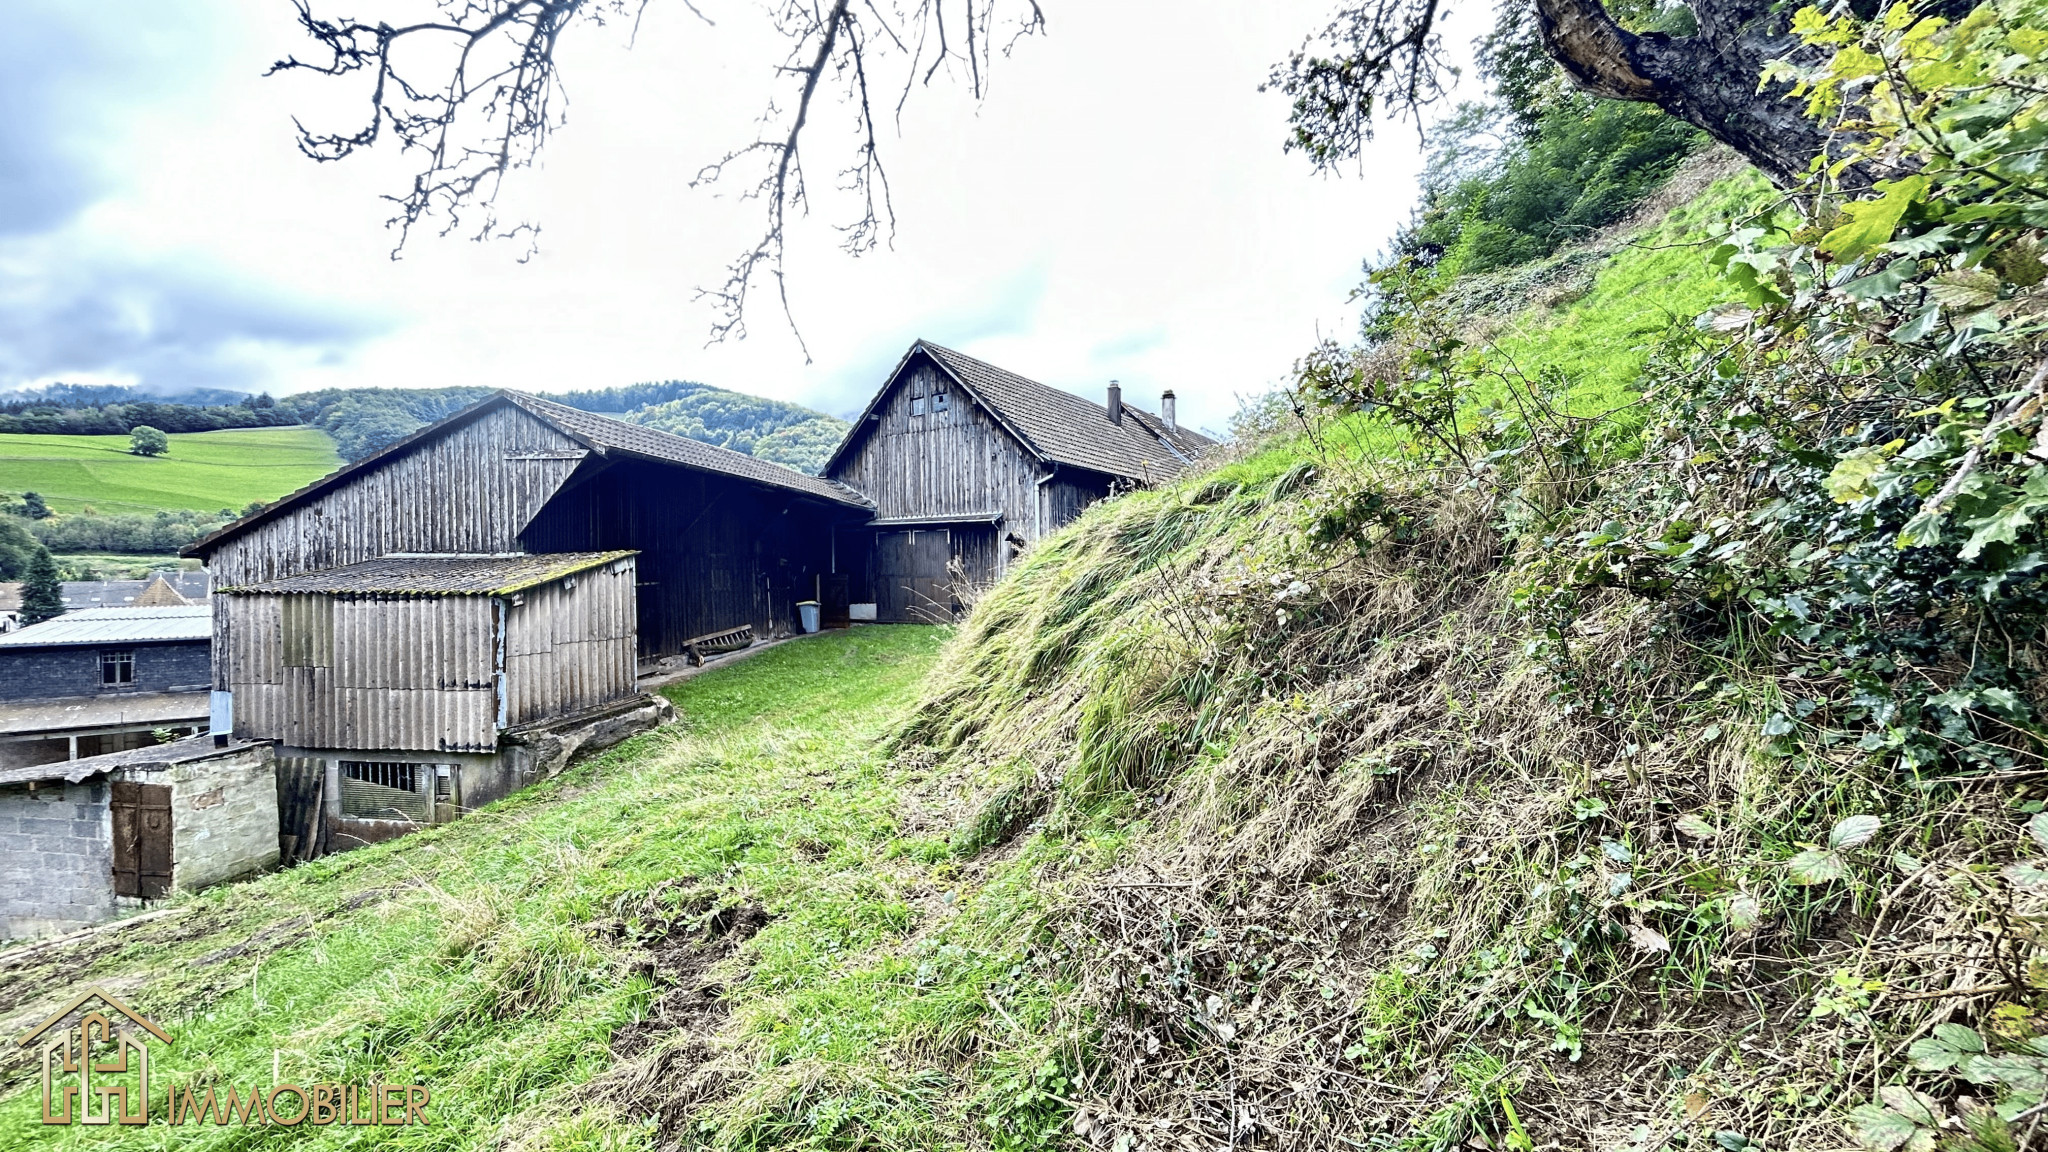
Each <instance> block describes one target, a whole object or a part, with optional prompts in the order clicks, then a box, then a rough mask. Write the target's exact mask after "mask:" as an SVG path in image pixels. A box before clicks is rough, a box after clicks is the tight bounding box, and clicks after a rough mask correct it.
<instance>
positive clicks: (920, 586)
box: [874, 528, 994, 624]
mask: <svg viewBox="0 0 2048 1152" xmlns="http://www.w3.org/2000/svg"><path fill="white" fill-rule="evenodd" d="M984 537H985V538H986V540H984V539H983V538H984ZM993 539H994V535H993V530H978V529H957V530H956V529H949V528H920V529H917V530H916V531H914V532H877V533H875V566H874V581H875V615H876V616H877V617H878V618H880V619H881V620H883V621H886V622H889V623H895V624H948V623H951V622H952V621H953V619H954V617H955V616H956V615H957V612H956V607H957V606H958V605H959V604H961V603H962V601H961V599H960V597H959V595H958V594H957V590H956V589H955V588H954V584H955V583H956V579H955V576H954V573H953V572H952V571H951V570H949V567H948V566H949V565H950V564H951V563H952V562H953V561H954V560H955V559H956V558H957V559H959V560H961V561H962V563H963V565H964V566H965V570H966V571H968V573H969V574H970V579H977V578H980V576H981V573H982V572H983V571H984V570H985V569H986V567H987V562H986V561H985V560H982V559H979V557H980V556H981V555H982V553H985V552H987V551H988V549H987V548H985V547H982V548H977V547H975V546H974V543H975V542H982V543H986V542H987V541H992V540H993ZM963 547H965V553H964V554H963V551H962V548H963Z"/></svg>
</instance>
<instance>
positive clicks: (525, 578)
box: [131, 552, 637, 611]
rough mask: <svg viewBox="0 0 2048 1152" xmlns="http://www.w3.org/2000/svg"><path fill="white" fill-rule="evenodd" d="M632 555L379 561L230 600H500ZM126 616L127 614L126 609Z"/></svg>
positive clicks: (289, 580) (273, 584)
mask: <svg viewBox="0 0 2048 1152" xmlns="http://www.w3.org/2000/svg"><path fill="white" fill-rule="evenodd" d="M633 555H637V553H633V552H536V553H531V554H528V553H517V554H511V555H505V556H385V557H383V558H381V559H377V560H365V561H363V562H362V563H360V564H346V565H343V566H342V567H340V568H329V569H326V570H325V571H321V572H306V573H302V574H300V575H297V576H287V577H285V578H284V579H282V580H271V581H267V582H265V583H262V584H244V585H242V586H240V587H237V588H223V589H221V591H222V592H225V593H227V594H228V595H230V596H242V595H272V596H274V595H283V594H286V593H293V592H301V593H317V594H324V595H356V596H494V595H495V596H503V595H507V594H509V593H513V592H520V591H524V590H525V589H528V588H536V587H539V586H540V585H542V584H550V583H553V582H554V581H556V580H560V579H562V578H563V577H565V576H573V575H575V574H576V573H578V572H587V571H589V570H590V569H592V568H600V567H603V566H604V565H606V564H609V563H611V562H612V561H614V560H623V559H625V558H626V557H628V556H633ZM131 611H132V609H131Z"/></svg>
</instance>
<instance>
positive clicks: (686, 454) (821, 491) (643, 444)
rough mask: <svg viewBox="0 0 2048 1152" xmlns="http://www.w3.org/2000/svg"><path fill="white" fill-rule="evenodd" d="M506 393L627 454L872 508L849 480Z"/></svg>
mask: <svg viewBox="0 0 2048 1152" xmlns="http://www.w3.org/2000/svg"><path fill="white" fill-rule="evenodd" d="M506 395H507V396H510V397H511V398H512V402H513V403H514V404H517V405H519V406H520V407H521V408H523V409H525V410H526V411H528V412H531V413H533V414H534V415H535V416H538V417H540V418H541V419H542V420H545V421H547V422H548V423H550V424H553V425H554V426H556V427H557V428H560V429H561V430H562V431H564V432H567V433H569V434H570V435H571V436H574V437H577V438H578V439H582V440H587V441H589V442H591V443H592V444H595V445H597V446H598V447H600V448H604V449H607V450H616V451H620V452H628V453H631V454H632V455H635V456H645V457H647V458H648V459H651V460H662V461H666V462H667V463H670V464H683V465H687V466H688V467H691V468H697V469H701V470H703V471H706V472H723V473H725V474H726V475H728V476H736V477H738V478H739V479H742V480H752V481H754V482H755V483H757V484H767V485H769V486H771V487H775V488H787V489H790V490H792V491H796V492H802V493H804V494H805V495H809V496H816V497H818V498H819V499H821V500H830V501H833V502H834V503H838V504H847V505H851V506H853V507H856V508H866V507H868V506H869V504H868V501H867V499H866V498H865V497H863V496H862V495H861V494H860V493H858V492H855V491H854V490H853V489H851V488H848V487H847V486H846V485H844V484H841V483H838V482H837V481H833V480H827V479H824V478H823V477H820V476H807V475H805V474H804V473H802V472H797V471H794V470H792V469H789V468H784V467H783V466H782V465H780V464H771V463H769V462H768V461H766V460H757V459H755V458H754V457H752V456H749V455H747V454H746V453H744V452H735V451H733V450H732V449H730V448H719V447H716V446H714V445H711V444H705V443H702V442H700V441H696V440H692V439H689V438H688V437H686V436H677V435H675V434H674V433H670V432H663V431H661V430H660V429H657V428H649V427H647V426H645V425H642V424H628V423H626V422H625V421H623V420H613V419H610V418H608V417H604V416H599V415H597V414H596V413H593V412H585V411H583V410H582V409H581V408H571V407H569V406H568V405H566V404H557V403H555V402H554V401H552V400H543V399H541V398H540V397H538V396H529V395H527V394H525V393H524V392H507V393H506Z"/></svg>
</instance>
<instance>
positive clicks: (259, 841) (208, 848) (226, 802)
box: [118, 745, 278, 891]
mask: <svg viewBox="0 0 2048 1152" xmlns="http://www.w3.org/2000/svg"><path fill="white" fill-rule="evenodd" d="M118 778H119V779H123V780H132V781H134V782H135V783H137V784H168V785H170V788H171V886H172V887H174V888H179V889H184V890H188V891H189V890H191V889H194V888H204V887H206V886H207V885H209V884H218V883H220V882H221V881H223V880H233V879H235V878H237V877H240V876H246V875H248V874H249V873H251V872H257V871H260V870H262V869H264V868H269V867H271V866H273V865H275V864H276V863H277V856H278V853H277V831H278V830H277V773H276V767H275V765H274V762H273V759H272V755H271V750H270V748H269V747H268V746H267V745H257V746H255V747H243V748H238V749H236V750H234V751H233V752H230V753H226V754H223V755H220V756H214V757H208V758H205V759H193V760H186V761H183V762H180V763H176V764H170V765H166V766H163V767H160V768H127V769H123V770H121V771H120V772H119V773H118Z"/></svg>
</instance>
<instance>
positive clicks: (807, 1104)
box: [0, 627, 1077, 1149]
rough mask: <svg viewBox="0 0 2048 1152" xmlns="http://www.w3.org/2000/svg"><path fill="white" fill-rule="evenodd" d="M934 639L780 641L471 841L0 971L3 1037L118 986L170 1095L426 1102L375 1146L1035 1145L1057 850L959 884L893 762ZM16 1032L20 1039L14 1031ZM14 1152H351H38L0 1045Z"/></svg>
mask: <svg viewBox="0 0 2048 1152" xmlns="http://www.w3.org/2000/svg"><path fill="white" fill-rule="evenodd" d="M945 638H946V630H942V629H934V628H919V627H884V628H863V629H859V630H855V631H852V632H840V633H834V634H829V635H826V636H822V637H818V638H814V639H809V640H805V641H802V642H799V643H793V644H789V645H786V646H784V647H781V648H778V649H775V650H772V651H768V652H765V653H762V654H760V655H758V656H755V657H753V658H752V659H751V660H748V661H746V662H743V663H741V664H739V665H737V666H735V667H733V668H729V669H720V670H716V671H712V672H708V673H706V674H704V675H702V676H699V677H697V678H695V679H692V680H690V681H688V682H686V683H684V684H682V685H679V686H677V687H675V688H673V689H670V690H669V694H670V696H671V697H672V698H673V699H674V700H675V702H676V703H677V706H678V708H679V709H680V711H681V712H682V714H683V716H684V723H683V725H682V726H681V727H680V728H679V729H670V730H664V731H662V732H659V733H655V734H651V735H649V736H645V737H642V738H640V739H638V740H635V741H633V742H631V743H629V744H628V745H625V746H622V747H620V748H618V749H616V750H614V751H612V752H609V753H607V754H605V755H604V756H602V757H601V758H599V759H597V760H594V761H592V762H590V763H587V764H584V765H581V766H579V767H577V768H574V769H572V770H570V771H569V772H567V773H565V774H564V775H563V776H562V777H561V778H560V779H558V780H554V781H550V782H546V783H543V784H541V785H538V786H536V787H535V788H532V789H529V790H528V791H527V792H525V793H522V794H521V795H519V796H517V797H514V798H512V799H511V800H509V801H506V802H504V803H501V804H498V805H495V806H493V807H492V808H490V809H488V810H486V811H483V812H480V813H477V814H474V815H472V816H470V817H468V818H466V819H464V820H462V821H460V822H457V823H455V824H450V825H445V826H442V827H438V828H434V829H430V830H427V831H424V832H421V833H418V834H416V835H414V836H411V837H408V838H406V839H403V840H399V841H395V842H391V843H388V844H384V845H379V846H376V847H371V848H366V849H362V850H360V851H356V852H352V853H348V854H345V855H342V856H337V857H330V858H328V859H326V860H322V861H319V862H316V863H314V864H311V865H306V866H301V867H298V868H294V869H292V870H290V871H288V872H284V873H280V874H276V875H272V876H268V877H265V878H262V879H260V880H257V881H255V882H252V883H249V884H244V885H235V886H228V887H224V888H217V889H214V890H211V891H209V892H205V893H201V894H199V895H197V896H185V897H180V898H179V900H178V903H177V905H176V907H178V908H179V909H181V911H180V912H179V913H178V914H176V915H174V916H172V917H169V918H166V919H161V920H157V921H155V922H152V923H149V924H145V925H140V926H137V927H134V928H131V929H128V930H126V931H116V932H110V933H107V934H105V935H103V936H101V937H98V938H96V939H94V940H92V941H90V942H88V943H83V944H77V945H72V946H67V947H63V948H59V949H54V950H51V951H49V952H46V953H41V954H36V955H35V956H33V958H31V959H29V960H27V961H26V962H23V963H9V964H7V965H6V966H5V967H0V1015H4V1016H5V1017H6V1018H7V1027H9V1028H11V1029H14V1033H18V1032H19V1031H20V1030H21V1028H25V1027H27V1023H22V1025H21V1028H16V1027H15V1025H16V1023H17V1021H22V1020H26V1021H28V1022H33V1019H34V1018H35V1016H36V1013H37V1011H38V1010H47V1008H46V1005H45V1002H46V1001H48V1000H50V999H54V998H59V997H61V996H63V995H64V994H66V993H67V991H68V990H69V989H71V988H72V987H73V986H74V985H76V984H77V983H79V982H83V981H89V980H104V981H108V982H109V983H110V985H111V986H114V987H117V988H120V989H122V990H123V992H124V994H126V995H128V996H130V998H131V1002H132V1003H134V1004H135V1005H136V1006H137V1007H138V1008H139V1009H141V1010H142V1011H144V1012H147V1013H149V1014H151V1015H152V1016H153V1017H154V1018H156V1019H158V1020H159V1021H161V1022H162V1023H163V1024H164V1025H165V1027H166V1028H167V1029H168V1030H169V1031H170V1033H171V1034H172V1035H173V1036H174V1037H175V1040H176V1043H175V1045H174V1046H173V1047H171V1048H170V1049H166V1050H163V1051H161V1052H159V1053H158V1054H157V1057H156V1058H155V1059H154V1060H153V1061H152V1065H151V1076H152V1081H153V1082H160V1081H161V1082H169V1081H176V1082H179V1083H181V1084H182V1083H184V1082H186V1081H188V1080H189V1081H192V1082H194V1083H198V1084H200V1085H203V1086H217V1087H221V1088H223V1089H224V1088H225V1087H226V1086H228V1085H237V1086H241V1087H243V1088H244V1089H246V1088H247V1087H248V1086H250V1085H252V1084H256V1083H259V1082H260V1083H263V1084H266V1085H267V1084H271V1083H275V1082H279V1081H284V1080H292V1081H296V1082H300V1083H316V1082H327V1081H351V1082H361V1081H364V1080H369V1079H373V1078H377V1077H385V1078H392V1079H397V1080H405V1081H409V1082H424V1083H426V1084H428V1085H430V1086H431V1088H432V1090H433V1094H434V1095H433V1104H432V1105H431V1108H430V1113H431V1115H432V1117H433V1124H432V1125H431V1126H429V1127H412V1128H402V1129H389V1130H384V1131H381V1132H379V1133H377V1136H378V1140H377V1143H378V1144H379V1145H380V1146H390V1147H401V1148H404V1147H420V1148H470V1147H476V1148H498V1147H508V1146H509V1147H518V1148H530V1149H542V1148H547V1149H637V1148H653V1147H656V1146H674V1145H676V1144H678V1143H681V1144H686V1145H690V1146H697V1145H711V1146H717V1147H724V1148H769V1147H775V1148H787V1147H846V1146H851V1145H854V1144H860V1143H866V1144H868V1145H870V1146H876V1145H879V1146H889V1147H903V1146H913V1145H915V1146H927V1147H929V1146H941V1145H950V1146H968V1145H985V1144H988V1143H995V1144H997V1145H1000V1146H1005V1147H1036V1146H1042V1145H1044V1144H1046V1143H1048V1142H1050V1141H1051V1140H1052V1138H1053V1137H1054V1135H1055V1134H1056V1132H1057V1130H1058V1127H1059V1125H1060V1124H1061V1123H1062V1122H1063V1112H1064V1108H1063V1105H1061V1104H1060V1103H1059V1101H1060V1099H1061V1098H1063V1097H1064V1096H1065V1095H1066V1094H1067V1093H1068V1092H1070V1091H1071V1090H1072V1086H1071V1083H1070V1081H1069V1076H1070V1074H1071V1069H1073V1068H1074V1067H1076V1065H1077V1058H1076V1051H1077V1049H1076V1044H1077V1040H1076V1038H1074V1037H1072V1036H1068V1035H1063V1034H1059V1033H1055V1032H1052V1031H1050V1030H1048V1028H1047V1024H1048V1022H1049V1021H1050V1020H1051V1018H1052V1016H1053V1012H1054V1009H1053V1004H1054V1002H1055V1001H1056V1000H1057V999H1058V998H1059V996H1060V995H1061V994H1062V992H1063V990H1062V989H1061V988H1059V987H1058V986H1055V985H1048V984H1046V983H1044V982H1042V981H1041V980H1039V979H1038V978H1037V976H1035V975H1034V974H1033V973H1032V972H1031V971H1030V970H1029V969H1028V967H1027V963H1026V961H1027V957H1028V956H1029V955H1030V954H1031V952H1032V951H1033V949H1034V948H1036V947H1040V946H1042V945H1043V944H1044V943H1045V942H1047V941H1049V940H1050V936H1049V934H1047V933H1044V932H1041V931H1038V930H1037V929H1035V928H1034V927H1033V925H1034V924H1035V922H1036V921H1037V919H1038V918H1039V917H1040V916H1041V915H1042V910H1043V908H1044V907H1045V906H1046V903H1047V900H1048V894H1047V893H1046V892H1045V891H1044V890H1042V889H1041V888H1039V887H1038V886H1037V885H1036V884H1035V882H1034V881H1035V880H1036V879H1037V878H1038V877H1039V876H1041V875H1043V874H1045V873H1046V872H1047V870H1048V869H1056V868H1057V867H1058V866H1059V865H1058V864H1057V862H1055V861H1053V860H1050V859H1048V858H1046V857H1043V856H1028V855H1027V856H1020V857H1014V858H1008V859H1002V860H983V861H980V862H973V863H970V862H964V861H962V860H960V859H958V858H957V857H956V856H955V855H954V853H953V852H952V850H951V849H950V847H949V845H948V841H947V834H948V832H949V831H950V829H949V827H948V826H947V824H946V821H945V820H944V819H943V814H940V813H930V812H926V811H924V810H923V809H921V808H920V807H919V805H918V804H917V802H916V800H915V799H914V797H915V793H916V789H917V788H918V787H919V786H920V785H921V783H922V782H923V780H924V777H925V774H926V771H927V765H926V762H925V761H924V760H922V759H920V758H918V757H914V756H913V757H896V758H891V757H889V756H887V755H885V754H884V749H883V746H882V745H881V743H880V741H879V739H878V738H879V737H880V736H881V735H882V733H883V732H884V730H885V729H886V728H887V727H888V726H890V725H892V724H893V723H895V722H897V721H898V720H900V718H901V716H902V713H903V709H904V707H905V706H906V705H907V704H908V703H909V702H910V700H911V698H912V696H913V695H914V693H915V691H916V687H917V685H918V683H919V682H920V680H921V679H922V677H923V675H924V673H925V671H926V669H927V668H928V667H929V665H930V662H931V660H932V658H933V655H934V653H935V651H936V650H937V648H938V647H939V645H940V644H941V643H942V642H943V641H944V640H945ZM14 1033H11V1034H14ZM9 1051H10V1053H11V1054H10V1055H8V1056H6V1057H5V1063H4V1066H0V1068H4V1071H0V1076H4V1083H5V1087H6V1091H7V1093H8V1095H7V1098H6V1099H5V1102H4V1103H0V1144H4V1145H5V1146H6V1147H9V1148H16V1147H21V1148H26V1147H78V1148H101V1147H107V1146H110V1145H112V1146H133V1147H141V1146H152V1147H153V1146H156V1145H157V1144H158V1143H159V1142H160V1141H162V1140H165V1139H172V1140H175V1141H176V1142H177V1144H178V1145H179V1146H180V1147H198V1148H228V1147H233V1148H245V1147H251V1146H258V1145H262V1146H270V1145H284V1144H291V1145H293V1146H300V1145H303V1144H307V1143H311V1144H319V1145H323V1146H325V1145H334V1146H340V1145H344V1144H352V1143H355V1142H357V1141H358V1140H359V1139H360V1135H359V1133H360V1132H361V1130H360V1129H355V1130H351V1129H349V1128H346V1127H334V1128H310V1127H301V1128H295V1129H289V1128H272V1129H268V1130H258V1129H244V1128H242V1127H241V1126H240V1125H229V1126H226V1127H220V1126H214V1125H206V1126H203V1127H194V1126H187V1127H184V1128H181V1129H179V1130H177V1131H176V1132H175V1133H171V1132H168V1131H167V1130H166V1129H164V1128H162V1127H152V1128H151V1129H148V1130H138V1129H113V1130H109V1129H97V1130H96V1129H90V1128H78V1127H74V1128H52V1127H44V1126H42V1125H40V1124H38V1123H36V1122H35V1112H34V1110H35V1109H36V1108H37V1107H38V1106H39V1104H40V1101H39V1100H38V1099H37V1098H36V1095H35V1092H34V1090H33V1084H34V1081H35V1075H36V1071H37V1070H36V1069H33V1068H30V1067H29V1065H28V1059H27V1056H26V1054H23V1053H20V1052H18V1051H16V1050H14V1049H12V1048H11V1047H10V1049H9Z"/></svg>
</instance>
